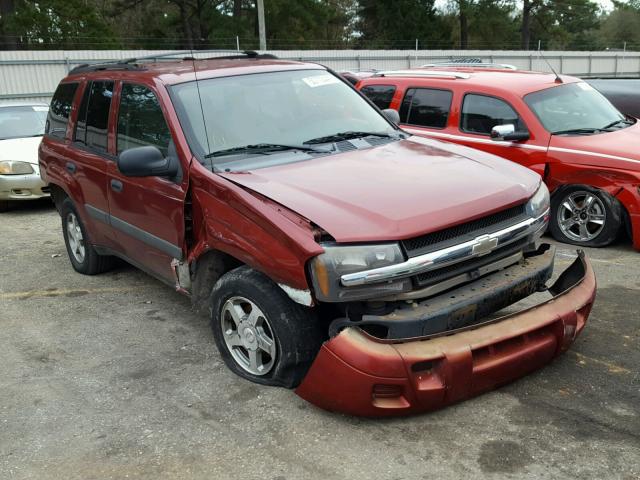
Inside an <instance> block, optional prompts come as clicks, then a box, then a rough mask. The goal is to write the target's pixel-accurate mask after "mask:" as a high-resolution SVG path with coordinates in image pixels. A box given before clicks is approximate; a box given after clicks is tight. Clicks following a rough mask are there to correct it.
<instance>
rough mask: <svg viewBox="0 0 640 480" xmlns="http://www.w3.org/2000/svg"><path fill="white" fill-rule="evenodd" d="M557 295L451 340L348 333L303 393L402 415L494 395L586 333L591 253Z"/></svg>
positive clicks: (335, 406)
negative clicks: (377, 336) (406, 338)
mask: <svg viewBox="0 0 640 480" xmlns="http://www.w3.org/2000/svg"><path fill="white" fill-rule="evenodd" d="M549 290H550V292H551V293H552V294H553V295H554V298H552V299H551V300H549V301H547V302H545V303H542V304H540V305H537V306H535V307H532V308H530V309H527V310H524V311H522V312H518V313H516V314H513V315H509V316H506V317H503V318H500V319H497V320H494V321H490V322H487V323H486V324H482V325H475V326H473V327H468V328H463V329H459V330H456V331H454V332H448V335H446V336H430V337H424V338H420V339H412V340H408V341H405V342H397V341H396V342H394V341H389V340H380V339H377V338H374V337H372V336H370V335H367V334H366V333H364V332H363V331H362V330H360V329H358V328H356V327H350V328H347V329H345V330H343V331H342V332H340V333H339V334H338V335H337V336H335V337H333V338H332V339H330V340H329V341H327V342H326V343H325V344H324V345H323V346H322V348H321V349H320V352H319V353H318V356H317V357H316V359H315V361H314V363H313V364H312V366H311V369H310V370H309V372H308V373H307V376H306V377H305V379H304V380H303V382H302V384H301V385H300V386H299V387H298V388H297V390H296V393H297V394H298V395H300V396H301V397H302V398H304V399H305V400H307V401H309V402H311V403H313V404H315V405H317V406H318V407H320V408H324V409H326V410H332V411H337V412H343V413H348V414H352V415H363V416H396V415H407V414H412V413H419V412H425V411H429V410H435V409H438V408H441V407H443V406H446V405H449V404H452V403H455V402H458V401H460V400H464V399H466V398H470V397H473V396H475V395H478V394H480V393H483V392H486V391H489V390H492V389H494V388H496V387H498V386H500V385H503V384H505V383H508V382H510V381H513V380H515V379H517V378H520V377H522V376H524V375H526V374H528V373H530V372H532V371H534V370H537V369H538V368H540V367H542V366H543V365H545V364H547V363H548V362H550V361H551V360H552V359H553V358H554V357H556V356H557V355H559V354H560V353H562V352H564V351H566V350H567V349H568V348H569V346H570V345H571V343H572V342H573V341H574V340H575V338H576V336H577V335H578V334H579V333H580V332H581V331H582V329H583V328H584V325H585V322H586V320H587V317H588V316H589V313H590V311H591V307H592V305H593V301H594V299H595V293H596V280H595V276H594V273H593V269H592V268H591V264H590V263H589V261H588V259H587V258H586V257H585V255H584V253H582V252H579V257H578V258H577V259H576V261H575V262H574V263H573V264H572V265H571V266H570V267H569V268H568V269H567V270H566V271H565V272H563V273H562V275H560V277H559V278H558V280H557V281H556V283H555V284H554V285H553V286H552V287H551V288H550V289H549Z"/></svg>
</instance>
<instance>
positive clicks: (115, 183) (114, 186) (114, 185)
mask: <svg viewBox="0 0 640 480" xmlns="http://www.w3.org/2000/svg"><path fill="white" fill-rule="evenodd" d="M111 190H113V191H114V192H118V193H120V192H121V191H122V182H121V181H120V180H115V179H112V180H111Z"/></svg>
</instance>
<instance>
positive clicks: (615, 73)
mask: <svg viewBox="0 0 640 480" xmlns="http://www.w3.org/2000/svg"><path fill="white" fill-rule="evenodd" d="M613 76H614V77H617V76H618V54H617V53H616V68H615V71H614V72H613Z"/></svg>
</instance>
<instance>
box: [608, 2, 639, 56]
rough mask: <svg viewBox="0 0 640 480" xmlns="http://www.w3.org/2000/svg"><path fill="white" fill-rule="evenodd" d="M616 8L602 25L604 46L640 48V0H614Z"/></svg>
mask: <svg viewBox="0 0 640 480" xmlns="http://www.w3.org/2000/svg"><path fill="white" fill-rule="evenodd" d="M614 4H615V8H614V10H613V11H612V12H611V13H610V14H609V15H607V16H606V18H604V20H603V21H602V24H601V25H600V30H599V32H598V33H599V38H600V45H601V46H602V47H603V48H613V49H618V48H622V47H623V46H624V45H625V43H626V45H627V48H630V49H631V48H633V49H638V48H640V0H632V1H630V2H629V3H622V2H614Z"/></svg>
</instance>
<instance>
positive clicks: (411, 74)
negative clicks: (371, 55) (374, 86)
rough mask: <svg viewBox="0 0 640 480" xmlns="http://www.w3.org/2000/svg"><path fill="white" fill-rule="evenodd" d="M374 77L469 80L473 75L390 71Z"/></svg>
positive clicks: (433, 71) (424, 71) (427, 71)
mask: <svg viewBox="0 0 640 480" xmlns="http://www.w3.org/2000/svg"><path fill="white" fill-rule="evenodd" d="M374 77H440V78H457V79H461V80H464V79H468V78H471V75H469V74H468V73H463V72H445V71H443V70H388V71H382V72H377V73H376V74H374Z"/></svg>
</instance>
